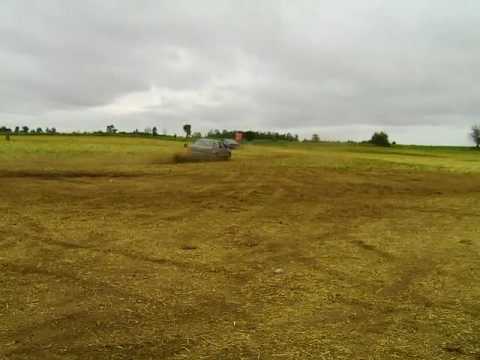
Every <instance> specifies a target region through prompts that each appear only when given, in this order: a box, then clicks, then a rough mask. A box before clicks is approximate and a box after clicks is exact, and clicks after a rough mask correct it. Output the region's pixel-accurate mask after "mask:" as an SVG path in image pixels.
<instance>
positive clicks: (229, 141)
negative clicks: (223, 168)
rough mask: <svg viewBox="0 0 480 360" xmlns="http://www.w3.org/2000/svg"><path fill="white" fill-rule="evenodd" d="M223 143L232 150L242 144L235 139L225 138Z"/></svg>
mask: <svg viewBox="0 0 480 360" xmlns="http://www.w3.org/2000/svg"><path fill="white" fill-rule="evenodd" d="M223 143H224V144H225V145H226V146H227V147H228V148H229V149H230V150H234V149H238V148H239V147H240V144H239V143H238V142H236V141H235V140H233V139H223Z"/></svg>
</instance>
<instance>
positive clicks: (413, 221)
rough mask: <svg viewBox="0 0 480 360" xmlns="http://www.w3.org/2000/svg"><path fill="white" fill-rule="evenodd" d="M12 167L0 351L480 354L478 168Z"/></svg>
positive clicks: (1, 178) (2, 206)
mask: <svg viewBox="0 0 480 360" xmlns="http://www.w3.org/2000/svg"><path fill="white" fill-rule="evenodd" d="M293 164H294V162H291V163H289V166H284V165H282V164H281V163H276V162H273V163H272V162H271V161H269V160H268V159H264V158H262V157H260V158H258V159H257V160H255V161H252V160H251V159H249V160H248V161H246V160H242V158H241V156H240V158H239V160H238V161H231V162H228V163H208V164H182V165H169V166H168V167H167V168H166V169H165V170H161V171H159V172H157V173H152V174H150V175H149V174H142V175H141V176H137V175H135V176H133V174H128V173H122V172H118V173H115V172H109V173H102V174H101V175H102V176H100V175H98V174H97V175H98V176H97V175H95V174H94V175H93V176H91V175H92V174H89V173H77V174H75V173H72V172H70V173H68V172H65V173H63V174H62V173H52V174H50V175H44V173H38V172H35V171H37V170H35V171H33V170H32V171H30V172H25V173H15V172H10V173H6V172H2V173H1V175H0V186H1V188H2V189H8V190H6V191H2V192H1V194H0V223H1V229H2V230H1V237H0V246H1V247H0V270H1V271H0V358H5V359H39V358H43V359H102V358H105V359H107V358H108V359H132V358H135V359H150V358H152V359H163V358H165V359H167V358H168V359H184V358H188V359H201V358H205V359H353V358H354V359H392V358H399V359H407V358H417V359H453V358H455V359H458V358H460V359H479V358H480V337H479V334H480V307H479V305H478V299H479V298H480V287H479V285H478V284H479V282H478V279H479V278H480V252H479V250H480V243H479V242H478V239H479V238H480V237H479V227H478V219H479V218H480V208H479V205H478V204H479V200H480V187H479V184H480V177H479V175H459V174H448V173H433V172H420V171H410V172H409V171H402V170H398V169H396V170H395V169H392V170H389V171H386V170H385V169H381V170H380V169H375V168H369V169H363V170H362V169H358V170H357V169H352V170H344V169H333V168H322V167H311V166H308V167H307V166H295V165H293Z"/></svg>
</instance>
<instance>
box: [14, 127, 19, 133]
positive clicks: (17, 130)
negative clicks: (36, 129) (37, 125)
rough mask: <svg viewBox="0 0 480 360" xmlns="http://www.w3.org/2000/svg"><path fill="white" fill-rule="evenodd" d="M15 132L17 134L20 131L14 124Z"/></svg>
mask: <svg viewBox="0 0 480 360" xmlns="http://www.w3.org/2000/svg"><path fill="white" fill-rule="evenodd" d="M14 131H15V134H18V133H20V126H15V130H14Z"/></svg>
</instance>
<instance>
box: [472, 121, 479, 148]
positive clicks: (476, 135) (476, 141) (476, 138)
mask: <svg viewBox="0 0 480 360" xmlns="http://www.w3.org/2000/svg"><path fill="white" fill-rule="evenodd" d="M470 137H471V138H472V140H473V142H474V144H475V146H476V147H477V149H478V148H480V125H474V126H472V131H471V132H470Z"/></svg>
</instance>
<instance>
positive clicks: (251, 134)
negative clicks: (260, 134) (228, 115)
mask: <svg viewBox="0 0 480 360" xmlns="http://www.w3.org/2000/svg"><path fill="white" fill-rule="evenodd" d="M255 135H256V134H255V132H254V131H251V130H248V131H245V133H244V136H245V139H246V140H247V141H253V140H255Z"/></svg>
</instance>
